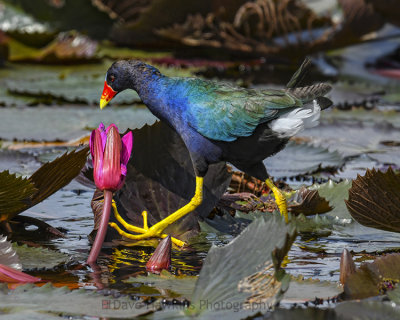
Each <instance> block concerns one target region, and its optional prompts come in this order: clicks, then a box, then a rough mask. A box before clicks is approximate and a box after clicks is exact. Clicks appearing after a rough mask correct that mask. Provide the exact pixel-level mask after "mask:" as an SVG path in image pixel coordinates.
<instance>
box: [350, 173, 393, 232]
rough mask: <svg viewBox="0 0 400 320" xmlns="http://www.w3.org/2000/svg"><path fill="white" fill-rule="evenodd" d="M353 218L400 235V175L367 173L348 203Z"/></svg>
mask: <svg viewBox="0 0 400 320" xmlns="http://www.w3.org/2000/svg"><path fill="white" fill-rule="evenodd" d="M345 202H346V206H347V209H348V210H349V212H350V214H351V216H352V217H353V218H354V219H355V220H357V221H358V222H359V223H361V224H362V225H365V226H367V227H371V228H377V229H381V230H386V231H393V232H400V175H399V174H396V173H395V172H394V171H393V170H392V169H391V168H389V169H388V170H387V172H385V173H384V172H381V171H377V170H375V169H372V170H369V169H368V170H367V171H366V173H365V175H364V176H360V175H358V176H357V179H355V180H353V184H352V187H351V188H350V190H349V199H348V200H345Z"/></svg>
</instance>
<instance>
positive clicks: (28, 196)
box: [0, 171, 37, 221]
mask: <svg viewBox="0 0 400 320" xmlns="http://www.w3.org/2000/svg"><path fill="white" fill-rule="evenodd" d="M0 190H1V191H0V220H1V221H6V220H9V219H10V218H12V217H13V216H14V215H16V214H18V213H20V212H22V211H24V210H26V209H27V208H29V207H30V206H32V198H33V196H34V194H36V192H37V189H36V188H35V185H34V184H33V183H32V182H31V181H29V180H28V179H23V178H22V177H17V176H16V175H15V174H10V173H9V172H8V171H3V172H0Z"/></svg>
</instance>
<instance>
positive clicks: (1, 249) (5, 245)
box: [0, 234, 22, 270]
mask: <svg viewBox="0 0 400 320" xmlns="http://www.w3.org/2000/svg"><path fill="white" fill-rule="evenodd" d="M0 264H3V265H6V266H9V267H11V268H14V269H17V270H21V269H22V265H21V263H20V262H19V259H18V255H17V253H16V252H15V250H14V249H13V247H12V244H11V242H10V241H7V237H3V236H2V235H1V234H0Z"/></svg>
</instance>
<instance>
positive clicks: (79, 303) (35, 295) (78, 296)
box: [0, 283, 149, 319]
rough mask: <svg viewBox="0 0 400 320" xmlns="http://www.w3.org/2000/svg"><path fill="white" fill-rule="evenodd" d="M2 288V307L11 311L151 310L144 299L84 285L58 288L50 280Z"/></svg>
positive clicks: (119, 313) (109, 313) (125, 313)
mask: <svg viewBox="0 0 400 320" xmlns="http://www.w3.org/2000/svg"><path fill="white" fill-rule="evenodd" d="M0 288H1V290H0V310H1V311H2V312H3V313H6V314H11V315H12V314H13V313H15V314H17V315H18V313H20V312H26V311H31V312H32V311H34V312H43V313H45V314H46V313H47V314H50V315H59V314H62V315H64V316H89V317H90V316H91V317H107V318H119V319H121V318H124V319H126V318H129V319H131V318H132V317H135V316H139V315H140V314H144V313H148V312H149V308H146V305H145V304H144V303H143V302H142V301H140V300H139V301H134V300H131V299H130V298H129V297H120V298H113V297H110V296H107V297H105V296H103V295H100V294H96V293H95V292H89V291H85V290H83V289H79V290H73V291H71V290H69V289H68V288H66V287H63V288H55V287H53V286H52V285H51V284H50V283H49V284H46V285H44V286H42V287H35V286H32V285H24V286H20V287H18V288H16V289H14V290H8V289H7V288H6V287H5V286H1V287H0ZM122 306H124V307H122ZM45 319H46V318H45Z"/></svg>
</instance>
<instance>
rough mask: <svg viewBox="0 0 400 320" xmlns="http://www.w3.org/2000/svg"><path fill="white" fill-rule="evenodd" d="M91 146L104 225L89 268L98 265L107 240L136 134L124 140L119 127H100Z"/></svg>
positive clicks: (101, 125)
mask: <svg viewBox="0 0 400 320" xmlns="http://www.w3.org/2000/svg"><path fill="white" fill-rule="evenodd" d="M89 144H90V152H91V154H92V160H93V177H94V182H95V184H96V187H97V188H99V189H100V190H103V192H104V203H103V212H102V215H101V221H100V225H99V228H98V230H97V234H96V239H95V240H94V243H93V246H92V249H91V251H90V254H89V257H88V260H87V262H88V264H95V262H96V260H97V257H98V255H99V253H100V251H101V248H102V245H103V242H104V239H105V237H106V233H107V227H108V221H109V219H110V211H111V204H112V197H113V192H115V191H117V190H119V189H121V188H122V186H123V184H124V181H125V177H126V173H127V169H126V166H127V164H128V161H129V158H130V156H131V152H132V144H133V136H132V131H129V132H128V133H127V134H125V135H124V136H123V137H122V139H121V136H120V135H119V132H118V128H117V126H116V125H115V124H111V125H110V126H108V128H107V129H105V127H104V124H102V123H100V125H99V128H98V129H95V130H93V131H92V134H91V135H90V141H89Z"/></svg>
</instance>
